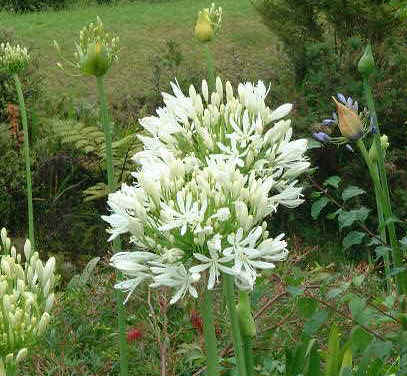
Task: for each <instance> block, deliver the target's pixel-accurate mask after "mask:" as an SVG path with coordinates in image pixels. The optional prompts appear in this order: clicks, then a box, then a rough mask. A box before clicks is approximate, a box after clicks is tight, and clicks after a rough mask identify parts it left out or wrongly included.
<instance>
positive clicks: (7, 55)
mask: <svg viewBox="0 0 407 376" xmlns="http://www.w3.org/2000/svg"><path fill="white" fill-rule="evenodd" d="M30 60H31V57H30V55H29V53H28V50H27V48H25V47H22V46H20V45H18V44H17V45H15V46H12V45H10V43H6V44H4V43H2V44H1V45H0V71H4V72H6V73H7V74H9V75H11V76H12V77H13V79H14V82H15V85H16V91H17V96H18V102H19V107H20V113H21V121H22V123H23V130H24V159H25V179H26V188H27V206H28V237H29V239H30V242H31V245H32V247H33V248H34V247H35V239H34V210H33V198H32V177H31V158H30V143H29V134H28V124H27V112H26V108H25V103H24V96H23V90H22V88H21V82H20V79H19V77H18V75H19V74H20V73H22V72H24V71H25V69H26V68H27V67H28V65H29V63H30Z"/></svg>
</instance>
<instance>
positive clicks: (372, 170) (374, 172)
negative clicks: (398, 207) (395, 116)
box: [357, 140, 391, 292]
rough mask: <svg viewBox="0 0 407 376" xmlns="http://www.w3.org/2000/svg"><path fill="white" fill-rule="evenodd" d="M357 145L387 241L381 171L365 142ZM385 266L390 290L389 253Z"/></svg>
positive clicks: (385, 258) (381, 233) (383, 237)
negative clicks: (368, 177)
mask: <svg viewBox="0 0 407 376" xmlns="http://www.w3.org/2000/svg"><path fill="white" fill-rule="evenodd" d="M357 145H358V147H359V149H360V151H361V153H362V156H363V159H364V160H365V162H366V165H367V167H368V169H369V174H370V177H371V179H372V181H373V186H374V191H375V197H376V206H377V214H378V218H379V229H380V238H381V240H382V241H383V243H386V242H387V236H386V226H385V219H384V213H383V189H382V186H381V184H380V179H379V173H378V169H377V165H376V162H373V161H371V160H370V157H369V153H368V151H367V149H366V146H365V144H364V143H363V141H362V140H358V142H357ZM384 267H385V272H386V284H387V289H388V291H389V292H390V290H391V284H390V280H391V277H390V257H389V255H385V256H384Z"/></svg>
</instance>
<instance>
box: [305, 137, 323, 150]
mask: <svg viewBox="0 0 407 376" xmlns="http://www.w3.org/2000/svg"><path fill="white" fill-rule="evenodd" d="M307 141H308V142H307V149H308V150H310V149H318V148H320V147H322V144H321V143H320V142H319V141H317V140H314V139H313V138H308V139H307Z"/></svg>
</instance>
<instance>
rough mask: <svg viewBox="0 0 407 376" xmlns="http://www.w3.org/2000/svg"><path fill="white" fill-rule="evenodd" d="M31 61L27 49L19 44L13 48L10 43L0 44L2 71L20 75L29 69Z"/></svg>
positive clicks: (0, 67)
mask: <svg viewBox="0 0 407 376" xmlns="http://www.w3.org/2000/svg"><path fill="white" fill-rule="evenodd" d="M30 60H31V57H30V54H29V53H28V50H27V48H25V47H22V46H20V45H19V44H17V45H15V46H13V45H11V44H10V43H9V42H7V43H1V44H0V71H2V70H4V71H6V72H7V73H8V74H11V75H13V74H17V73H20V72H22V71H24V70H25V69H26V68H27V66H28V64H29V63H30Z"/></svg>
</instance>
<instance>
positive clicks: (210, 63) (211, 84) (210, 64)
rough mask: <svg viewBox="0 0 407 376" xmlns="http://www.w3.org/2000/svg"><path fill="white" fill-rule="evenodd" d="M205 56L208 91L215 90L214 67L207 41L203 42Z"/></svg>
mask: <svg viewBox="0 0 407 376" xmlns="http://www.w3.org/2000/svg"><path fill="white" fill-rule="evenodd" d="M204 48H205V57H206V65H207V67H208V88H209V93H210V92H212V91H213V90H215V87H216V82H215V81H216V78H215V67H214V63H213V59H212V55H211V51H210V50H209V46H208V43H206V44H205V47H204Z"/></svg>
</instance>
